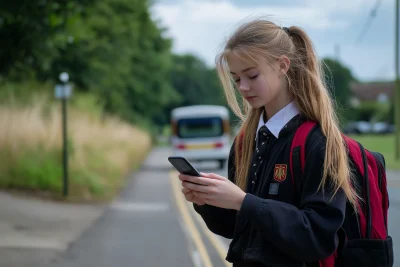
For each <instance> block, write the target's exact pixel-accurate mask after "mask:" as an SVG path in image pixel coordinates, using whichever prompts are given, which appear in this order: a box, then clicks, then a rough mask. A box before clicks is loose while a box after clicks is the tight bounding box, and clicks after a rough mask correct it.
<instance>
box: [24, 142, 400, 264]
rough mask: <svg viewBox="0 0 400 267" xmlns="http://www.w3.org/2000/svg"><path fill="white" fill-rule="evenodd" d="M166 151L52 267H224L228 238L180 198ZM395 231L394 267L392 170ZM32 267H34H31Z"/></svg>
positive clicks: (396, 192)
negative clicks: (215, 232) (207, 223)
mask: <svg viewBox="0 0 400 267" xmlns="http://www.w3.org/2000/svg"><path fill="white" fill-rule="evenodd" d="M169 153H170V151H169V149H167V148H158V149H155V150H154V151H153V152H152V153H151V154H150V156H149V158H148V159H147V160H146V162H145V163H144V164H143V166H142V168H141V169H140V170H139V171H138V172H137V173H135V174H134V175H133V177H132V178H131V179H130V182H129V184H128V185H127V187H126V188H125V190H124V191H123V192H122V194H121V196H120V197H119V198H118V199H117V200H116V201H115V202H114V203H112V204H111V205H110V207H108V208H107V209H106V211H105V212H104V214H103V216H102V217H100V219H98V220H97V221H96V222H95V223H94V224H93V226H92V227H90V228H89V229H88V230H87V231H86V232H85V233H84V234H83V235H82V236H81V237H80V238H79V239H78V240H77V241H76V242H75V243H74V244H72V246H70V248H69V249H68V250H67V251H66V252H65V253H63V254H60V255H59V256H58V257H57V258H56V260H54V261H53V263H52V264H50V265H49V266H50V267H67V266H68V267H90V266H96V267H106V266H107V267H108V266H118V267H125V266H126V267H128V266H129V267H131V266H141V267H147V266H154V267H158V266H163V267H176V266H184V267H186V266H187V267H191V266H194V267H197V266H204V267H212V266H214V267H219V266H221V267H223V266H231V265H229V264H227V263H226V262H224V257H225V255H226V250H227V246H228V244H229V240H226V239H223V238H220V237H218V236H216V235H214V234H212V233H210V232H209V231H208V230H207V229H206V227H205V225H204V223H203V222H202V221H201V219H199V216H197V214H196V213H194V212H193V209H192V207H191V206H190V205H188V204H187V203H186V202H185V201H184V200H183V199H182V196H181V193H180V183H179V181H178V180H177V179H178V178H177V177H176V175H177V174H176V173H174V172H171V170H172V169H171V166H170V164H169V163H168V161H167V157H168V155H169ZM196 167H197V168H198V169H199V170H200V171H203V172H216V173H219V174H221V175H226V169H225V170H221V171H218V170H217V169H214V167H216V165H196ZM388 175H389V185H393V187H391V188H390V201H391V206H390V211H389V218H390V219H389V225H390V233H391V235H392V237H393V239H394V245H395V253H394V255H395V260H396V263H395V265H394V266H400V261H399V260H397V259H396V256H397V255H399V252H400V246H397V243H398V242H400V231H399V229H398V227H399V225H400V187H399V183H398V182H397V181H398V180H399V179H400V177H397V175H398V173H395V172H390V173H389V174H388ZM30 266H32V265H30Z"/></svg>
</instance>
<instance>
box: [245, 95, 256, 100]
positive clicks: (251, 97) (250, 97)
mask: <svg viewBox="0 0 400 267" xmlns="http://www.w3.org/2000/svg"><path fill="white" fill-rule="evenodd" d="M244 98H245V99H246V100H251V99H253V98H256V97H255V96H245V97H244Z"/></svg>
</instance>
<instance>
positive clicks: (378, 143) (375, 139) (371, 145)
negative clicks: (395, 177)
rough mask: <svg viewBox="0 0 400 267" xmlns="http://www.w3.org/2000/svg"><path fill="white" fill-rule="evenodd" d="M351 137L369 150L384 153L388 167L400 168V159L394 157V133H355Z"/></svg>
mask: <svg viewBox="0 0 400 267" xmlns="http://www.w3.org/2000/svg"><path fill="white" fill-rule="evenodd" d="M351 137H352V138H353V139H355V140H357V141H358V142H360V143H361V144H362V145H363V146H364V147H365V148H367V149H368V150H372V151H375V152H380V153H382V154H383V156H384V157H385V160H386V168H387V169H397V170H400V161H395V159H394V158H395V152H394V147H395V143H394V135H354V136H351Z"/></svg>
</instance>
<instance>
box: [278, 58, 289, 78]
mask: <svg viewBox="0 0 400 267" xmlns="http://www.w3.org/2000/svg"><path fill="white" fill-rule="evenodd" d="M289 67H290V59H289V58H288V57H287V56H285V55H282V56H280V57H279V72H280V73H281V74H283V75H286V73H287V72H288V71H289Z"/></svg>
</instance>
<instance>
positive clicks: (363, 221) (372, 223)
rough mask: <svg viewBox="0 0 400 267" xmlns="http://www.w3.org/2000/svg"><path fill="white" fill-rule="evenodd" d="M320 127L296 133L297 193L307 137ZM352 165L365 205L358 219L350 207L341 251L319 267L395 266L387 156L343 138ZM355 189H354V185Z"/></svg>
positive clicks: (293, 162) (360, 207) (294, 177)
mask: <svg viewBox="0 0 400 267" xmlns="http://www.w3.org/2000/svg"><path fill="white" fill-rule="evenodd" d="M316 125H317V123H316V122H312V121H307V122H304V123H303V124H302V125H300V127H299V128H298V129H297V130H296V132H295V134H294V137H293V140H292V144H291V150H290V171H291V176H292V182H293V184H294V185H295V188H296V192H301V191H300V190H301V178H302V173H303V170H304V163H305V159H306V155H305V147H306V142H307V137H308V136H310V133H311V132H312V131H313V130H314V129H315V128H316ZM343 138H344V140H345V141H346V144H347V147H348V151H349V152H348V153H349V157H350V162H351V164H352V166H353V168H354V170H355V173H356V179H355V180H356V181H355V183H356V184H357V188H360V189H361V191H360V192H361V194H362V195H361V197H362V198H363V202H362V203H359V205H358V215H355V213H354V212H353V211H354V210H353V208H352V206H351V205H350V204H349V203H348V204H347V207H346V216H345V222H344V224H343V226H342V228H341V230H342V231H341V232H342V235H343V236H342V237H341V238H339V239H341V240H340V242H339V246H338V249H337V250H336V251H335V253H334V254H333V255H331V256H330V257H328V258H326V259H324V260H321V261H319V262H318V265H317V266H319V267H334V266H335V267H342V266H357V267H358V266H359V267H362V266H374V267H379V266H382V267H383V266H384V267H388V266H390V267H391V266H393V243H392V238H391V237H390V236H389V235H388V222H387V217H388V208H389V198H388V191H387V182H386V169H385V160H384V157H383V155H381V154H380V153H377V152H371V151H368V150H367V149H365V148H364V147H363V146H362V145H361V144H360V143H358V142H357V141H355V140H353V139H351V138H350V137H348V136H346V135H343ZM353 186H354V185H353Z"/></svg>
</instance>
